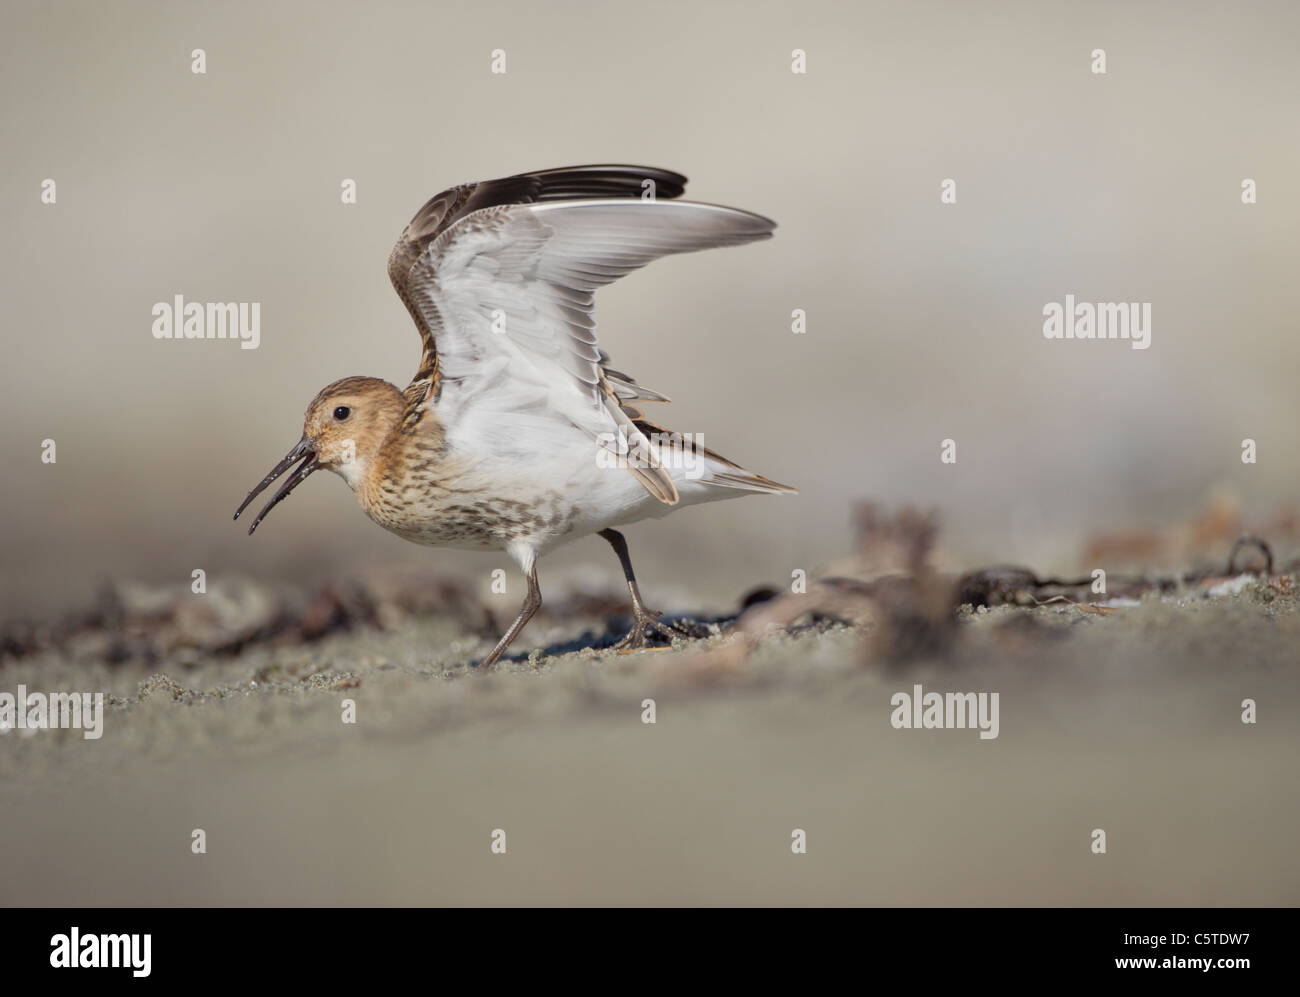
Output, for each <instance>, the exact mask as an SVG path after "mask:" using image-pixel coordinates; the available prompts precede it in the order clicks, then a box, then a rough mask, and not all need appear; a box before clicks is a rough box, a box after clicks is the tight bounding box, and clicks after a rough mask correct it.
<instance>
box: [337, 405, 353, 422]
mask: <svg viewBox="0 0 1300 997" xmlns="http://www.w3.org/2000/svg"><path fill="white" fill-rule="evenodd" d="M351 414H352V410H351V409H350V408H348V407H347V406H346V405H340V406H339V407H338V408H336V409H335V410H334V418H335V419H337V420H338V421H339V422H342V421H343V420H344V419H346V418H347V417H348V416H350V415H351Z"/></svg>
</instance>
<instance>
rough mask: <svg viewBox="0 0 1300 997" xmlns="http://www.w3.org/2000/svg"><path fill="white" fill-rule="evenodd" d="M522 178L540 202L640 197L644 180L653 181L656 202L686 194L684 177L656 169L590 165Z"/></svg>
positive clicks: (529, 174)
mask: <svg viewBox="0 0 1300 997" xmlns="http://www.w3.org/2000/svg"><path fill="white" fill-rule="evenodd" d="M522 175H523V176H527V177H531V178H532V179H533V180H535V181H536V183H537V185H538V189H537V194H536V195H535V196H536V198H537V200H539V201H554V200H561V199H567V200H575V199H583V198H597V197H598V198H606V197H642V196H644V192H645V189H646V188H645V184H644V182H645V181H646V180H653V181H654V185H655V191H654V196H655V197H656V198H662V199H665V200H670V199H672V198H674V197H681V196H682V194H683V193H685V192H686V177H684V176H683V175H682V174H680V173H675V172H673V171H672V170H665V169H661V168H660V167H658V166H631V165H627V164H623V163H593V164H589V165H586V166H560V167H557V168H555V169H552V170H538V171H536V172H534V173H526V174H522ZM511 179H513V178H511Z"/></svg>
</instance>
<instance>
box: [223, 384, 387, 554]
mask: <svg viewBox="0 0 1300 997" xmlns="http://www.w3.org/2000/svg"><path fill="white" fill-rule="evenodd" d="M405 405H406V399H405V397H404V396H403V395H402V393H401V392H400V391H398V390H397V388H396V387H394V386H393V385H391V384H389V383H388V382H387V381H381V380H380V379H379V378H377V377H345V378H343V380H341V381H335V382H334V383H333V384H330V385H327V386H326V387H324V388H322V389H321V391H320V394H318V395H317V396H316V397H315V398H313V399H312V401H311V404H310V405H308V406H307V414H306V415H305V416H304V417H303V424H302V439H300V440H299V441H298V443H297V444H296V445H295V446H294V448H293V449H292V450H290V451H289V452H288V453H287V454H285V456H284V459H283V460H281V461H280V463H278V464H276V465H275V467H273V468H272V469H271V473H270V474H268V475H267V476H266V477H265V478H263V479H262V480H261V482H260V483H259V484H258V485H257V487H256V488H254V489H253V490H252V491H251V492H249V493H248V497H247V498H245V499H244V501H243V504H241V505H240V507H239V509H238V510H237V511H236V512H235V518H236V519H238V518H239V515H240V513H242V512H243V511H244V509H245V508H247V507H248V504H249V503H250V502H252V501H253V499H255V498H256V497H257V496H258V495H259V494H261V492H262V491H263V490H264V489H265V488H266V487H267V486H268V485H270V484H271V483H272V482H274V481H275V480H276V479H277V478H279V477H280V475H282V474H284V472H285V471H288V470H289V469H290V468H293V471H292V473H291V474H290V475H289V477H287V478H285V480H284V484H283V485H281V486H280V490H279V491H277V492H276V493H275V495H274V496H273V497H272V498H271V501H269V502H268V503H266V505H265V506H264V507H263V509H262V511H261V512H259V513H258V514H257V518H256V519H255V520H253V525H252V526H250V527H249V528H248V532H249V533H252V532H253V531H254V530H255V529H257V524H258V523H260V522H261V521H262V520H263V519H264V518H265V517H266V514H267V513H268V512H270V511H271V509H273V508H274V507H275V506H276V505H277V504H279V502H280V501H281V500H282V499H283V498H284V497H285V496H286V495H288V494H289V493H290V492H291V491H293V490H294V489H295V488H296V487H298V485H299V483H300V482H302V481H304V480H305V479H306V478H307V477H308V475H310V474H312V472H314V471H318V470H321V469H324V470H327V471H334V472H335V473H336V474H338V475H339V476H340V477H341V478H343V480H344V481H346V482H347V483H348V485H349V486H350V487H352V488H353V489H355V488H356V487H357V485H358V484H359V483H360V482H361V481H363V480H364V479H365V477H366V475H368V474H369V473H370V471H371V469H372V468H373V467H374V463H375V461H376V460H378V459H379V456H380V451H381V450H382V448H383V446H384V443H385V442H386V441H387V440H388V439H389V438H390V436H391V435H392V433H393V432H394V431H395V430H396V429H397V427H398V426H399V425H400V423H401V421H402V415H403V412H404V410H405Z"/></svg>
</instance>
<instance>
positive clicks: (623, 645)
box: [611, 610, 709, 651]
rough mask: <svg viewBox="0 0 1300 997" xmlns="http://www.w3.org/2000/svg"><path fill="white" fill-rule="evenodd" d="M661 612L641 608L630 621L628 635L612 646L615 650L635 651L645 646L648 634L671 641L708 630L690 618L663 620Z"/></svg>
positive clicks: (706, 632)
mask: <svg viewBox="0 0 1300 997" xmlns="http://www.w3.org/2000/svg"><path fill="white" fill-rule="evenodd" d="M662 616H663V614H662V613H654V612H651V611H650V610H641V611H639V612H637V613H636V618H635V620H634V621H633V623H632V629H631V630H630V631H629V632H628V635H627V636H626V637H624V638H623V639H622V640H620V641H619V642H618V643H616V644H614V645H613V646H612V648H611V649H612V650H615V651H635V650H637V649H639V648H643V647H645V646H646V640H647V638H648V637H649V635H650V634H652V633H653V634H655V635H656V636H658V637H662V638H663V639H664V640H666V641H668V643H669V644H671V643H672V642H673V638H675V637H707V636H709V630H708V628H707V627H705V626H703V625H702V624H699V623H695V622H694V621H692V620H673V621H671V622H667V623H666V622H664V620H663V619H662Z"/></svg>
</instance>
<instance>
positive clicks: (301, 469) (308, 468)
mask: <svg viewBox="0 0 1300 997" xmlns="http://www.w3.org/2000/svg"><path fill="white" fill-rule="evenodd" d="M298 461H301V462H302V463H300V464H298V466H297V467H294V468H293V473H292V474H291V475H289V477H287V478H285V479H284V484H283V485H281V486H280V490H279V491H278V492H276V493H275V497H274V498H272V499H271V501H270V502H268V503H266V505H264V506H262V511H261V512H259V513H258V514H257V518H256V519H255V520H253V525H252V526H250V527H249V528H248V533H249V535H250V536H251V535H252V533H253V531H254V530H255V529H257V524H258V523H260V522H261V521H262V520H263V519H265V518H266V514H267V513H268V512H270V511H271V510H272V509H274V508H275V507H276V506H277V505H279V504H280V500H281V499H283V498H284V497H285V496H286V495H288V494H289V493H290V492H291V491H293V490H294V489H295V488H297V487H298V483H299V482H301V481H304V480H306V478H307V476H308V475H310V474H311V472H312V471H314V470H316V467H317V464H316V451H315V450H313V449H312V446H311V441H310V440H309V439H307V437H306V436H304V437H303V438H302V439H301V440H299V441H298V445H297V446H295V447H294V448H293V449H292V450H290V451H289V452H288V453H287V454H285V455H284V460H282V461H280V463H278V464H276V465H275V467H273V468H271V473H270V474H268V475H267V476H266V477H265V478H263V479H262V480H261V481H260V482H259V483H258V486H257V487H256V488H254V489H253V490H252V491H251V492H249V493H248V498H246V499H244V501H243V502H242V503H241V504H240V506H239V508H238V509H236V510H235V518H236V519H238V518H239V514H240V513H241V512H243V511H244V510H245V509H246V508H248V503H249V502H251V501H253V499H255V498H257V496H258V495H260V494H261V493H262V491H263V490H264V489H265V488H266V486H267V485H269V484H270V483H271V482H273V481H274V480H275V479H276V478H278V477H279V476H280V475H282V474H284V472H285V471H287V470H289V468H290V467H293V465H294V464H295V463H296V462H298Z"/></svg>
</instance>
